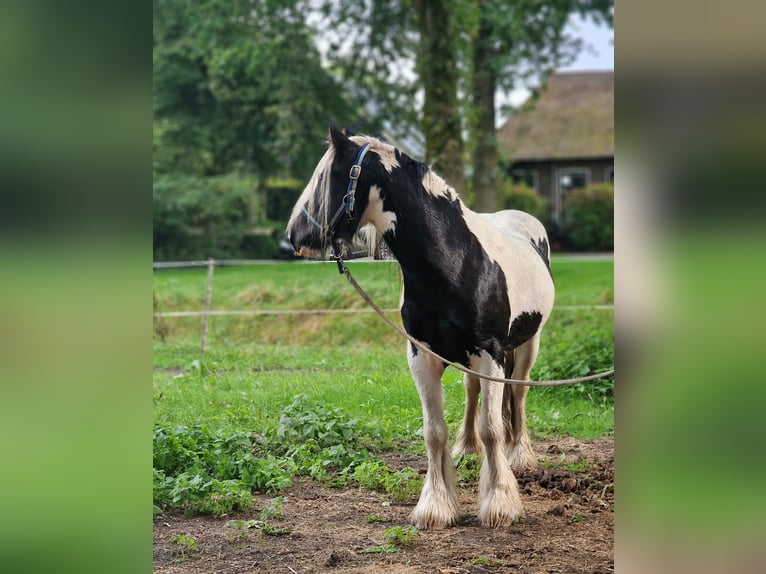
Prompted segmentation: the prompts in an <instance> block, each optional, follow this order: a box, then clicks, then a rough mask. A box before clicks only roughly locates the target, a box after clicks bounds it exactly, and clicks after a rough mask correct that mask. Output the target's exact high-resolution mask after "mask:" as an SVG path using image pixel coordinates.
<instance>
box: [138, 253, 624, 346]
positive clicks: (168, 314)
mask: <svg viewBox="0 0 766 574" xmlns="http://www.w3.org/2000/svg"><path fill="white" fill-rule="evenodd" d="M354 262H364V263H378V262H380V263H383V262H385V263H389V262H390V260H383V261H378V260H375V259H373V258H371V257H365V258H361V259H355V260H354ZM296 263H298V262H288V261H284V260H274V259H268V260H267V259H263V260H262V259H207V260H205V261H202V260H197V261H158V262H154V263H152V268H153V269H155V270H161V269H183V268H195V267H207V278H206V280H205V299H204V303H203V308H202V309H200V310H190V311H157V310H155V311H154V317H155V318H158V319H159V318H163V319H164V318H174V317H201V318H202V324H201V331H200V357H201V358H204V355H205V347H206V343H207V332H208V323H209V322H208V318H209V317H225V316H248V317H253V316H268V315H354V314H359V313H374V310H373V309H370V308H367V307H365V308H361V309H244V310H229V309H211V308H210V301H211V300H212V295H213V276H214V273H215V268H216V267H227V266H239V265H274V264H285V265H294V264H296ZM307 263H327V262H324V261H301V262H299V264H307ZM613 309H614V305H613V304H612V305H556V306H554V307H553V310H554V311H582V310H613ZM383 311H384V312H385V313H398V312H399V309H398V308H391V309H383Z"/></svg>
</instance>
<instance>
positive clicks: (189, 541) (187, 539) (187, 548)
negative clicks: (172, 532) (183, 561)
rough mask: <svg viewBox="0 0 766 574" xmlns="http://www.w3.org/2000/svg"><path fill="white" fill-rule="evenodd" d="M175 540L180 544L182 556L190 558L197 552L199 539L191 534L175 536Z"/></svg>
mask: <svg viewBox="0 0 766 574" xmlns="http://www.w3.org/2000/svg"><path fill="white" fill-rule="evenodd" d="M173 542H174V543H175V544H176V545H177V546H178V548H179V550H180V552H181V557H182V558H189V557H190V556H192V555H193V554H194V553H195V552H197V541H196V540H194V537H192V536H191V535H190V534H179V535H178V536H174V537H173Z"/></svg>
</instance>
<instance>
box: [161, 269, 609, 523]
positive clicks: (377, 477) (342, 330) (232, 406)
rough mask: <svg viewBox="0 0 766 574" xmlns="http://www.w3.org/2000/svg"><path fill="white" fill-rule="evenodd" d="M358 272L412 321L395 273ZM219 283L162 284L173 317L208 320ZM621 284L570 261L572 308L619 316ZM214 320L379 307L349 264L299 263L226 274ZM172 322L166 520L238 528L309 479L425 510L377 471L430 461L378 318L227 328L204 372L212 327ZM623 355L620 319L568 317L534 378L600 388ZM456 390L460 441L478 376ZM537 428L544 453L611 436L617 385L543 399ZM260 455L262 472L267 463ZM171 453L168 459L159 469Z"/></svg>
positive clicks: (174, 276) (564, 292)
mask: <svg viewBox="0 0 766 574" xmlns="http://www.w3.org/2000/svg"><path fill="white" fill-rule="evenodd" d="M350 268H351V270H352V272H353V273H354V275H355V277H356V278H357V280H358V281H359V283H360V284H361V285H362V286H363V287H364V289H365V290H367V291H368V292H369V293H370V294H371V296H372V297H373V299H374V300H376V301H377V302H378V303H379V305H381V306H382V307H384V308H394V307H397V305H398V299H399V291H400V277H399V271H398V268H397V267H396V266H395V264H386V263H384V264H369V263H361V262H356V263H354V262H352V263H351V264H350ZM205 273H206V270H205V269H191V270H163V271H160V272H155V274H154V291H155V297H156V301H157V306H158V309H159V310H163V311H171V310H196V309H200V308H201V306H202V299H203V297H204V284H205ZM612 273H613V263H612V262H611V261H574V260H557V259H554V260H553V274H554V278H555V280H556V287H557V304H559V305H593V304H604V303H609V302H611V292H612ZM212 307H213V308H217V309H317V308H362V307H364V302H363V301H362V300H361V299H360V298H359V297H358V296H357V294H356V293H355V292H354V291H353V289H352V288H351V287H350V286H349V285H348V284H347V283H346V281H345V280H344V279H343V278H342V277H340V276H339V275H338V273H337V270H336V268H335V266H334V264H328V265H325V264H317V263H296V264H282V265H278V264H274V265H258V266H247V267H229V268H222V269H216V271H215V279H214V287H213V305H212ZM391 316H392V317H394V318H397V320H398V316H397V314H395V313H392V315H391ZM163 321H164V324H163V325H161V326H162V329H161V330H162V331H163V334H164V340H161V339H160V337H155V345H154V364H155V370H154V389H153V396H154V411H155V425H156V428H157V429H159V432H160V433H164V434H162V435H161V438H162V437H171V439H172V440H171V439H168V438H162V441H164V442H162V443H161V444H160V443H158V442H157V440H158V439H157V438H155V471H157V470H160V471H161V474H160V475H156V476H155V504H159V505H160V506H163V504H164V505H175V506H179V507H182V508H186V509H187V511H190V512H192V513H193V512H200V511H204V512H209V513H214V514H215V513H224V512H227V511H228V510H229V509H231V508H241V507H246V506H247V504H248V503H249V501H248V497H247V494H246V493H243V491H242V490H243V488H244V489H245V490H249V489H250V488H254V489H256V490H258V489H267V490H271V491H274V492H277V491H278V490H279V488H275V487H274V485H277V486H284V485H286V484H289V477H290V476H291V475H293V474H306V475H309V476H313V477H314V478H317V479H318V480H323V481H326V482H328V484H329V483H332V481H333V480H335V481H336V483H337V481H339V480H340V483H343V484H347V483H349V482H354V481H357V482H358V483H359V484H366V486H367V487H369V488H374V489H376V490H380V491H382V492H386V493H388V494H389V495H390V496H392V497H393V498H394V499H396V500H403V499H406V498H407V497H408V496H412V495H413V493H414V495H416V494H417V492H416V490H417V486H418V485H417V484H415V482H416V481H415V479H416V478H417V477H410V476H409V475H407V476H405V475H404V474H402V473H394V472H393V471H390V470H388V469H386V468H382V467H380V464H381V463H380V461H379V459H377V458H376V456H375V453H376V452H380V451H381V450H383V449H393V448H407V449H410V450H411V451H413V452H416V453H423V452H424V446H423V441H422V428H421V427H422V415H421V407H420V401H419V399H418V395H417V392H416V390H415V387H414V384H413V382H412V378H411V375H410V373H409V370H408V368H407V361H406V358H405V354H404V345H405V343H404V341H403V340H401V339H400V337H399V335H397V334H396V333H394V332H393V331H392V330H391V329H390V328H389V327H387V326H386V325H385V324H384V323H383V322H382V321H381V320H380V319H379V318H378V317H377V316H375V315H374V314H355V315H334V316H312V315H308V316H307V315H297V316H292V315H291V316H267V317H263V316H258V317H212V318H211V319H210V326H209V335H208V348H207V350H206V354H205V358H204V361H202V362H200V355H199V332H200V319H199V318H194V319H179V318H167V319H164V320H163ZM155 326H157V325H156V324H155ZM613 354H614V339H613V312H612V311H611V310H591V309H583V310H566V311H564V310H561V311H555V310H554V312H553V314H552V316H551V318H550V319H549V321H548V324H547V325H546V327H545V330H544V332H543V339H542V345H541V350H540V356H539V358H538V361H537V364H536V366H535V369H534V370H533V371H532V377H533V378H538V379H539V378H568V377H574V376H580V375H585V374H590V373H595V372H598V371H601V370H605V369H607V368H609V367H610V366H611V365H612V364H613ZM443 386H444V393H445V418H446V420H447V423H448V426H449V428H450V431H451V436H452V437H454V435H455V432H456V430H457V428H458V426H459V424H460V421H461V419H462V411H463V404H464V392H463V385H462V374H461V373H459V372H458V371H455V370H454V369H448V370H447V372H446V373H445V375H444V378H443ZM296 397H298V398H297V399H296ZM527 417H528V423H529V427H530V432H531V434H532V436H533V438H534V437H549V436H555V435H570V436H575V437H578V438H581V439H589V438H596V437H600V436H604V435H608V434H611V433H612V432H613V429H614V420H613V419H614V402H613V380H612V379H609V380H606V381H602V382H600V383H597V384H583V385H576V386H570V387H559V388H538V389H532V390H531V391H530V394H529V398H528V401H527ZM285 421H288V423H286V422H285ZM179 427H181V429H182V430H181V431H180V432H178V433H176V432H175V431H176V430H177V429H178V428H179ZM195 429H196V430H195ZM174 433H175V434H174ZM243 433H245V434H243ZM155 434H156V433H155ZM232 437H235V439H236V440H235V439H232ZM243 437H246V438H243ZM233 440H234V442H236V441H245V443H247V444H246V445H245V446H242V448H243V449H244V450H236V449H233V450H232V448H230V443H231V442H232V441H233ZM173 441H176V442H173ZM185 441H188V443H189V444H188V446H183V445H185V444H186V443H185ZM227 441H228V442H227ZM360 441H361V442H360ZM177 444H178V445H181V446H179V447H178V449H176V446H177ZM368 445H370V446H368ZM195 448H196V449H198V450H200V451H205V452H207V451H213V452H217V453H219V454H220V453H223V454H221V455H220V457H219V458H218V459H216V460H210V458H211V457H209V456H207V455H203V454H199V455H189V453H191V452H193V451H194V449H195ZM174 449H176V450H174ZM179 449H180V450H179ZM184 449H186V450H184ZM177 451H178V452H177ZM187 451H188V452H187ZM245 451H247V452H251V453H252V452H255V453H258V456H259V457H261V458H259V459H258V460H252V457H250V458H248V455H247V454H246V452H245ZM158 452H160V453H164V454H163V455H162V456H164V457H165V458H164V459H162V460H158V458H157V457H158V454H157V453H158ZM179 452H180V453H181V454H182V455H183V456H187V455H189V457H187V458H189V462H188V464H187V465H186V467H185V469H183V470H182V469H180V468H176V467H172V466H163V465H164V464H166V463H167V461H169V460H173V458H174V457H176V456H179ZM243 453H245V454H243ZM226 457H230V458H231V460H236V464H234V463H231V462H230V461H229V459H226ZM232 457H233V458H232ZM269 457H271V458H269ZM182 458H183V457H182ZM256 458H257V457H256ZM360 465H362V466H360ZM365 465H366V466H365ZM235 467H236V468H235ZM222 469H224V470H222ZM355 469H356V470H355ZM405 474H406V473H405ZM236 481H239V482H236ZM270 481H271V482H270ZM235 482H236V483H235ZM243 485H244V486H243ZM264 485H271V486H269V487H266V486H264ZM158 493H159V498H158Z"/></svg>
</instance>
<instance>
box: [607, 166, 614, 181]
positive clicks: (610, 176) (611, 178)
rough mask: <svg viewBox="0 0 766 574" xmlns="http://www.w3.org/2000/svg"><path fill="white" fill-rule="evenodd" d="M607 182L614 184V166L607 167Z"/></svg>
mask: <svg viewBox="0 0 766 574" xmlns="http://www.w3.org/2000/svg"><path fill="white" fill-rule="evenodd" d="M606 182H607V183H611V184H612V185H614V166H611V167H608V168H606Z"/></svg>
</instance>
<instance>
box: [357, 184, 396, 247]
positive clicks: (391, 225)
mask: <svg viewBox="0 0 766 574" xmlns="http://www.w3.org/2000/svg"><path fill="white" fill-rule="evenodd" d="M380 191H381V190H380V188H379V187H378V186H377V185H371V186H370V194H369V198H368V201H367V208H366V209H365V210H364V213H363V214H362V217H361V218H360V220H359V226H360V227H361V226H363V225H367V224H368V223H371V224H372V225H374V226H375V229H376V230H377V232H378V233H379V234H381V235H382V234H383V233H385V232H386V231H396V214H395V213H394V212H393V211H384V210H383V198H381V197H380Z"/></svg>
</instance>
